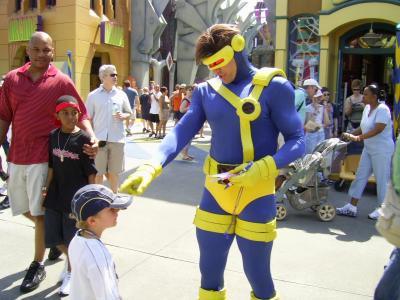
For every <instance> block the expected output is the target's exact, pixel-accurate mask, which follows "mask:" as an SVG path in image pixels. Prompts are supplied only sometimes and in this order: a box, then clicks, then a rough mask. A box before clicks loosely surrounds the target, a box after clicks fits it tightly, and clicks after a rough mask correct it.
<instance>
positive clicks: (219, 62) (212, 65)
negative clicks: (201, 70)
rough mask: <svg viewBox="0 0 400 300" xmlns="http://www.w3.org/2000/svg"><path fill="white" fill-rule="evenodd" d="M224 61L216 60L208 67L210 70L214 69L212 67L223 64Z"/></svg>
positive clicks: (221, 59)
mask: <svg viewBox="0 0 400 300" xmlns="http://www.w3.org/2000/svg"><path fill="white" fill-rule="evenodd" d="M224 60H225V59H223V58H220V59H218V60H217V61H215V62H213V63H212V64H209V65H208V67H209V68H210V69H211V68H214V67H216V66H218V65H219V64H221V63H223V62H224Z"/></svg>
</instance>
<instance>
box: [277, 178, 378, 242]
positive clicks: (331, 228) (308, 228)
mask: <svg viewBox="0 0 400 300" xmlns="http://www.w3.org/2000/svg"><path fill="white" fill-rule="evenodd" d="M328 199H329V202H330V203H331V204H333V205H334V206H335V207H341V206H343V205H344V204H345V203H347V202H348V200H349V196H348V195H347V193H340V192H336V191H335V190H334V189H333V186H332V187H331V190H330V192H329V197H328ZM376 203H377V201H376V196H375V195H374V194H373V193H371V192H370V191H367V192H366V193H365V195H364V196H363V198H362V199H361V200H360V203H359V207H358V215H357V217H355V218H352V217H344V216H336V217H335V218H334V219H333V220H332V221H331V222H322V221H320V220H319V218H318V216H317V214H316V213H314V212H313V211H312V210H311V209H305V210H303V211H298V210H295V209H293V208H292V207H290V205H289V204H288V203H286V207H287V209H288V215H287V217H286V218H285V220H283V221H279V222H278V228H290V229H295V230H303V231H305V232H309V233H317V234H318V233H319V234H329V235H334V236H336V239H337V240H339V241H344V242H353V241H355V242H361V243H362V242H366V241H368V240H370V239H371V237H372V236H379V234H378V232H377V231H376V229H375V221H373V220H369V219H368V218H367V216H368V213H370V212H371V211H372V210H374V209H375V207H376Z"/></svg>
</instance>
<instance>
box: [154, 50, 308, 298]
mask: <svg viewBox="0 0 400 300" xmlns="http://www.w3.org/2000/svg"><path fill="white" fill-rule="evenodd" d="M246 57H247V55H246V54H245V52H244V51H241V52H235V54H234V59H235V62H236V65H237V74H236V77H235V79H234V81H233V82H231V83H229V84H222V85H223V86H224V87H225V88H227V89H229V90H230V91H231V92H233V93H234V94H235V95H236V97H237V96H238V97H240V98H241V99H243V98H246V97H248V96H249V95H250V93H251V92H252V90H253V89H254V86H255V84H254V82H253V78H254V76H255V75H256V73H259V72H261V73H262V72H263V70H258V69H255V68H254V67H253V66H252V65H251V64H250V63H249V62H248V60H247V58H246ZM269 71H270V70H268V69H265V70H264V72H269ZM271 77H273V76H271ZM213 80H214V81H215V80H217V81H218V80H219V79H213ZM220 83H221V82H220ZM258 102H259V103H260V106H261V111H260V114H259V116H258V117H257V118H256V119H255V120H253V121H251V122H250V127H249V130H250V131H247V133H249V134H250V137H247V138H250V142H252V149H253V160H254V161H257V160H259V159H262V158H263V157H266V156H271V157H272V158H273V161H274V162H275V165H276V168H278V169H279V168H281V167H284V166H286V165H287V164H289V163H290V162H292V161H294V160H295V159H297V158H299V157H300V156H302V155H303V153H304V136H303V129H302V124H301V121H300V119H299V117H298V115H297V113H296V109H295V104H294V91H293V88H292V85H291V84H290V82H289V81H287V80H286V79H285V78H284V77H280V76H275V77H273V78H272V79H271V80H270V81H269V82H267V83H266V84H264V86H263V87H262V92H261V94H260V95H259V97H258ZM206 120H207V121H208V123H209V124H210V127H211V129H212V137H211V149H210V155H209V157H208V158H207V159H206V162H205V168H204V169H205V173H206V175H211V174H216V173H219V172H221V169H219V166H220V165H222V166H228V167H229V166H237V165H240V164H242V163H244V162H245V159H244V148H245V147H247V146H246V145H247V144H248V142H246V141H248V140H246V139H245V137H243V135H244V134H246V131H245V130H243V128H242V125H241V120H240V118H239V115H238V114H237V112H236V109H235V107H234V106H232V104H231V103H230V102H229V101H227V100H226V98H224V96H223V95H221V93H219V91H218V88H215V86H214V87H213V86H212V84H211V81H210V82H206V83H202V84H200V85H199V86H198V87H197V88H196V89H195V91H194V93H193V97H192V103H191V106H190V109H189V111H188V112H187V113H186V114H185V115H184V117H183V118H182V119H181V120H180V122H179V123H178V124H177V126H176V127H175V128H174V129H173V130H172V132H171V133H170V134H168V135H167V137H166V138H165V139H164V140H163V142H162V144H161V146H160V148H159V151H158V153H157V155H156V159H157V161H158V162H160V163H161V165H162V166H163V167H164V166H165V165H167V164H168V163H169V162H171V161H172V160H173V159H174V158H175V157H176V155H178V154H179V152H180V150H181V149H182V148H183V147H184V146H185V145H186V144H187V143H188V142H189V141H190V139H191V138H192V137H193V136H194V135H195V134H196V133H197V132H198V131H199V129H200V128H201V127H202V126H203V123H204V121H206ZM279 132H281V133H282V134H283V136H284V138H285V144H284V145H283V147H282V148H281V149H280V150H279V151H277V138H278V133H279ZM207 177H208V176H207ZM274 180H275V177H274V178H272V180H269V181H267V183H265V184H264V183H262V187H261V186H260V188H257V187H256V188H253V189H246V188H241V187H237V189H238V191H239V193H238V194H236V193H235V190H231V189H233V188H234V187H230V188H228V189H224V188H222V190H218V187H213V186H212V184H211V183H210V182H207V179H206V184H205V188H204V191H203V195H202V198H201V202H200V207H199V209H198V211H197V213H196V219H195V224H196V226H197V240H198V244H199V247H200V271H201V289H200V294H199V298H200V299H201V300H202V299H226V296H225V290H224V269H225V265H226V262H227V256H228V252H229V248H230V246H231V244H232V242H233V240H234V237H235V236H236V239H237V243H238V246H239V249H240V252H241V254H242V257H243V266H244V271H245V274H246V276H247V278H248V280H249V282H250V285H251V287H252V289H253V291H252V293H251V299H278V298H277V296H276V293H275V289H274V284H273V281H272V277H271V273H270V254H271V249H272V244H273V242H272V241H273V239H274V238H275V235H276V233H275V214H276V208H275V201H274V192H275V186H274ZM215 184H216V185H218V183H215ZM220 186H221V185H220ZM265 187H266V188H265ZM225 191H227V192H226V194H224V193H225ZM230 191H233V192H230ZM242 200H243V201H242ZM260 226H262V228H264V229H265V230H264V229H263V230H258V229H260V228H261V227H260Z"/></svg>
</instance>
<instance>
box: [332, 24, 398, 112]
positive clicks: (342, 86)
mask: <svg viewBox="0 0 400 300" xmlns="http://www.w3.org/2000/svg"><path fill="white" fill-rule="evenodd" d="M395 40H396V36H395V26H394V25H391V24H386V23H367V24H363V25H360V26H358V27H356V28H354V29H352V30H350V31H348V32H347V33H345V34H344V35H343V36H342V37H341V38H340V52H339V57H340V63H339V68H340V69H339V78H338V79H339V80H338V91H339V100H341V101H343V99H345V98H346V97H347V96H349V94H351V90H350V84H351V81H352V80H353V79H361V81H362V82H363V85H364V86H365V85H367V84H370V83H372V82H375V83H378V84H379V85H380V86H381V87H383V88H385V90H386V92H387V95H388V99H387V100H388V102H389V103H388V104H389V105H390V101H392V99H393V84H392V71H393V66H394V53H395Z"/></svg>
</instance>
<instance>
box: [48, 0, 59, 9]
mask: <svg viewBox="0 0 400 300" xmlns="http://www.w3.org/2000/svg"><path fill="white" fill-rule="evenodd" d="M56 2H57V1H56V0H46V5H47V6H48V7H50V6H56Z"/></svg>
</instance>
